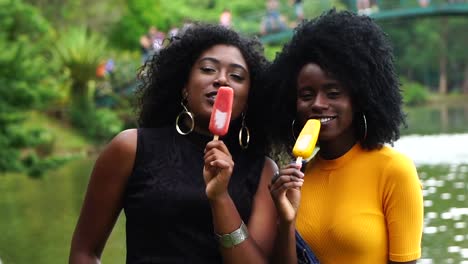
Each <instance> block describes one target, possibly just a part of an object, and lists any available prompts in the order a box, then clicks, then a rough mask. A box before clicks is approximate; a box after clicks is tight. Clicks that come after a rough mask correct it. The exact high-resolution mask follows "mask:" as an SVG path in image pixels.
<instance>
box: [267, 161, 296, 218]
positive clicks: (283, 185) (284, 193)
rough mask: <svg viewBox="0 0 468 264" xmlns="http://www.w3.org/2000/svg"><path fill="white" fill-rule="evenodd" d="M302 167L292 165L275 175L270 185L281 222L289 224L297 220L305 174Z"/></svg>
mask: <svg viewBox="0 0 468 264" xmlns="http://www.w3.org/2000/svg"><path fill="white" fill-rule="evenodd" d="M300 169H301V165H298V164H296V163H291V164H289V165H287V166H286V167H284V168H282V169H281V170H280V171H279V172H278V174H275V176H273V179H272V183H271V184H270V193H271V196H272V198H273V201H274V202H275V205H276V209H277V210H278V215H279V217H280V220H282V221H286V222H288V223H291V222H293V221H294V220H295V219H296V215H297V210H298V209H299V203H300V200H301V186H302V184H303V183H304V173H302V171H300Z"/></svg>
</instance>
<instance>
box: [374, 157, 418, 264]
mask: <svg viewBox="0 0 468 264" xmlns="http://www.w3.org/2000/svg"><path fill="white" fill-rule="evenodd" d="M384 175H385V177H386V182H385V187H384V196H383V199H384V200H383V202H384V214H385V220H386V223H387V230H388V239H389V252H388V256H389V263H416V260H417V259H418V258H419V257H420V256H421V239H422V229H423V219H424V215H423V199H422V197H423V196H422V191H421V184H420V182H419V178H418V174H417V171H416V167H415V166H414V164H413V162H412V161H411V160H409V159H408V158H406V157H405V156H397V157H394V158H393V160H392V161H391V162H390V164H389V165H388V166H387V168H386V169H385V171H384ZM392 261H393V262H392Z"/></svg>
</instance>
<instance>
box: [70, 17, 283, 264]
mask: <svg viewBox="0 0 468 264" xmlns="http://www.w3.org/2000/svg"><path fill="white" fill-rule="evenodd" d="M266 66H267V61H266V60H265V58H264V57H263V55H262V47H261V44H260V43H259V42H258V41H256V40H250V39H246V38H243V37H241V36H239V35H238V34H237V33H236V32H234V31H232V30H230V29H227V28H225V27H222V26H216V25H206V24H205V25H202V24H198V25H193V26H191V27H190V28H188V29H187V30H186V31H184V33H183V34H182V35H180V36H177V37H175V38H173V39H172V40H171V43H170V44H169V45H167V47H166V48H164V49H162V50H161V51H160V53H158V54H156V55H154V57H153V58H152V59H151V60H149V61H148V62H147V63H146V64H145V66H144V67H143V68H142V69H141V72H140V77H141V78H142V85H141V87H140V90H139V101H138V102H139V105H138V110H139V119H138V121H139V128H138V129H129V130H125V131H123V132H121V133H120V134H119V135H117V136H116V137H115V138H114V139H113V140H112V141H111V142H110V143H109V145H108V146H107V147H106V149H105V150H104V151H103V152H102V153H101V155H100V156H99V158H98V159H97V161H96V164H95V167H94V170H93V172H92V175H91V178H90V182H89V186H88V190H87V193H86V197H85V200H84V204H83V208H82V211H81V215H80V218H79V220H78V224H77V227H76V230H75V232H74V235H73V240H72V246H71V254H70V263H99V261H100V256H101V253H102V250H103V248H104V246H105V243H106V240H107V238H108V236H109V234H110V233H111V231H112V228H113V225H114V223H115V221H116V220H117V217H118V215H119V214H120V212H121V210H122V209H123V210H124V212H125V214H126V220H127V222H126V234H127V263H184V264H187V263H223V262H225V263H243V264H244V263H266V262H267V258H268V257H269V255H270V252H271V249H272V246H273V245H272V244H273V241H274V238H275V235H276V211H275V207H274V204H273V201H272V199H271V197H270V194H269V190H268V183H269V182H270V181H271V176H272V175H273V174H274V172H275V171H276V170H277V167H276V165H275V163H274V162H273V161H272V160H271V159H269V158H266V157H265V146H266V142H265V138H266V137H265V135H264V132H263V131H262V127H263V123H262V120H263V119H262V118H261V116H259V115H258V113H259V112H260V111H258V109H256V107H258V106H259V105H260V104H259V103H258V102H257V100H259V99H260V98H259V97H258V96H256V94H255V93H256V88H257V87H258V86H260V85H262V82H261V78H260V76H261V75H262V73H263V71H264V69H265V67H266ZM220 86H230V87H231V88H232V89H233V90H234V102H233V109H232V118H231V119H232V122H231V126H230V128H229V132H228V134H227V135H226V136H224V137H221V139H220V140H218V141H213V140H212V138H213V136H212V135H211V134H210V132H209V130H208V124H209V119H210V115H211V110H212V107H213V103H214V99H215V97H216V92H217V90H218V88H219V87H220ZM249 136H250V137H249ZM243 223H245V225H244V224H243ZM247 226H248V227H247Z"/></svg>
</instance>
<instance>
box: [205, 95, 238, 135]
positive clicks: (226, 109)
mask: <svg viewBox="0 0 468 264" xmlns="http://www.w3.org/2000/svg"><path fill="white" fill-rule="evenodd" d="M233 99H234V91H233V90H232V88H231V87H227V86H222V87H220V88H219V90H218V93H217V94H216V99H215V103H214V105H213V110H212V112H211V119H210V126H209V129H210V131H211V133H213V134H214V135H215V136H214V140H218V137H219V136H224V135H226V133H227V132H228V129H229V122H230V121H231V112H232V101H233Z"/></svg>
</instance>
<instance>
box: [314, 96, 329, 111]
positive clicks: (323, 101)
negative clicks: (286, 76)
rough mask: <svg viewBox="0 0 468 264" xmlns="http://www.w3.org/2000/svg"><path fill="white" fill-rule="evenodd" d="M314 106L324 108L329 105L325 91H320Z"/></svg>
mask: <svg viewBox="0 0 468 264" xmlns="http://www.w3.org/2000/svg"><path fill="white" fill-rule="evenodd" d="M312 107H313V108H316V109H317V108H320V109H324V108H327V107H328V99H327V97H326V95H325V94H324V93H318V94H317V96H315V100H314V101H313V104H312Z"/></svg>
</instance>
